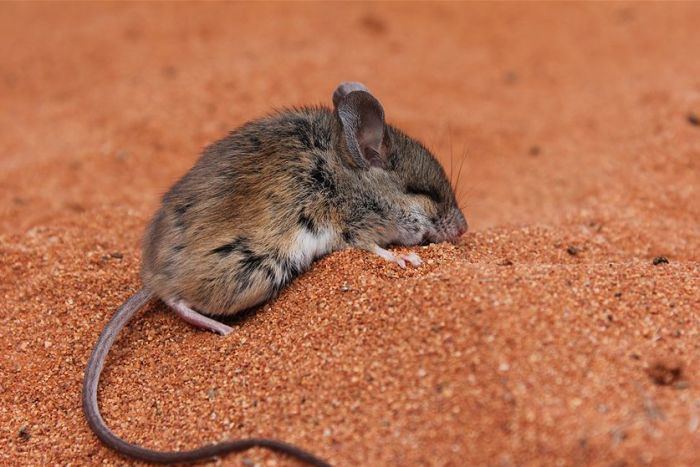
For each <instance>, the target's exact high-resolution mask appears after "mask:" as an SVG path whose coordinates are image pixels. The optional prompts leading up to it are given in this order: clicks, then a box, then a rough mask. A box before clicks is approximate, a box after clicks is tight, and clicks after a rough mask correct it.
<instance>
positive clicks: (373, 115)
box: [333, 83, 389, 168]
mask: <svg viewBox="0 0 700 467" xmlns="http://www.w3.org/2000/svg"><path fill="white" fill-rule="evenodd" d="M358 85H359V86H361V87H362V89H359V88H355V87H357V86H358ZM333 103H334V104H335V109H336V112H337V114H338V118H339V119H340V123H341V125H342V127H343V136H344V137H345V143H346V146H347V149H348V151H349V152H350V155H351V156H352V158H353V160H354V162H355V163H356V164H357V165H359V166H360V167H382V168H384V167H386V165H387V157H388V152H389V151H388V147H387V146H388V145H387V142H386V141H385V138H386V127H385V124H384V109H383V108H382V105H381V104H380V103H379V101H378V100H377V99H376V98H375V97H374V96H373V95H372V94H370V93H369V92H368V91H367V88H366V87H364V86H363V85H361V84H359V83H343V84H341V85H340V86H338V88H337V89H336V90H335V92H334V93H333Z"/></svg>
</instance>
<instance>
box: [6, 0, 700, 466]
mask: <svg viewBox="0 0 700 467" xmlns="http://www.w3.org/2000/svg"><path fill="white" fill-rule="evenodd" d="M0 10H2V13H3V14H1V15H0V26H1V27H0V39H1V40H0V55H1V56H3V63H2V64H1V65H0V99H1V100H2V102H3V110H4V112H3V113H2V114H0V153H1V154H3V156H2V157H1V158H0V167H1V168H2V171H1V172H0V206H1V208H2V210H1V211H0V226H2V231H1V232H2V233H0V257H1V258H2V261H0V289H1V291H2V296H3V299H4V302H3V307H2V309H3V310H4V311H3V312H2V313H0V320H1V322H0V351H1V352H0V354H1V355H2V359H0V362H1V365H0V377H1V378H0V407H1V409H0V443H1V444H2V445H3V446H4V449H3V450H2V452H1V453H0V462H2V463H3V464H46V463H61V464H67V463H74V464H87V463H90V464H93V463H101V462H108V463H120V462H122V460H121V459H120V458H118V457H117V456H115V455H114V454H113V453H112V452H110V451H109V450H107V449H105V448H104V447H103V446H101V445H100V444H99V442H98V441H97V440H96V438H95V437H94V436H93V435H92V433H91V432H90V431H89V429H88V427H87V425H86V424H85V422H84V420H83V417H82V412H81V407H80V388H81V382H82V372H83V369H84V366H85V363H86V361H87V357H88V355H89V353H90V350H91V348H92V345H93V344H94V342H95V339H96V338H97V335H98V334H99V331H100V330H101V328H102V326H103V325H104V324H105V323H106V322H107V320H108V319H109V318H110V316H111V314H112V313H113V311H114V309H115V308H116V307H117V306H118V305H119V304H120V303H121V302H122V301H123V300H124V299H126V298H127V297H128V296H129V295H130V294H131V293H133V292H134V291H135V290H136V289H137V288H138V287H139V285H140V284H139V281H138V276H137V272H138V266H139V240H140V236H141V233H142V231H143V228H144V225H145V223H146V222H147V220H148V217H149V215H150V214H151V213H152V212H153V210H154V208H155V206H156V205H157V200H158V196H159V193H161V192H162V191H163V190H165V189H166V188H167V187H168V186H169V184H170V183H172V181H173V180H174V179H175V178H176V177H178V176H179V175H180V174H182V173H183V172H184V171H185V170H187V168H188V167H189V166H190V165H191V164H192V162H193V161H194V159H195V157H196V155H197V153H198V151H199V148H200V147H201V146H202V145H204V144H206V143H207V142H210V141H212V140H214V139H215V138H217V137H220V136H221V135H222V134H223V133H224V132H225V131H226V130H227V129H229V128H232V127H234V126H236V125H238V124H240V123H242V122H244V121H245V120H247V119H249V118H251V117H253V116H257V115H260V114H262V113H264V112H266V111H268V110H269V109H270V108H271V107H275V106H282V105H291V104H301V103H308V102H320V101H323V102H326V101H328V99H329V91H330V90H332V88H333V86H334V85H335V83H336V82H338V81H340V80H342V79H348V78H352V79H358V80H362V81H365V82H367V83H368V84H369V85H370V87H371V88H372V89H373V90H374V91H375V93H376V94H377V95H378V96H380V98H381V99H382V100H383V102H384V104H385V107H386V109H387V114H388V117H389V119H390V120H391V121H392V122H394V123H396V124H398V125H399V126H402V127H403V128H405V129H406V130H407V131H408V132H410V133H412V134H415V135H416V136H418V137H419V138H421V139H423V140H425V141H426V142H427V143H428V144H429V145H431V146H432V147H433V148H434V149H435V152H436V153H437V154H439V155H440V156H441V159H442V161H443V163H444V164H445V166H446V167H447V168H448V170H452V172H454V173H455V176H456V172H457V171H458V166H459V165H460V163H461V162H460V160H461V159H462V154H463V148H465V150H466V157H465V158H464V160H465V162H464V166H463V169H462V175H461V181H460V188H461V191H462V194H463V195H464V199H465V200H466V207H465V212H466V213H467V216H468V218H469V220H470V224H471V226H472V227H473V229H472V232H470V233H468V234H467V235H465V236H464V237H463V239H462V241H461V242H460V243H459V244H457V245H449V244H442V245H431V246H428V247H425V248H415V249H413V251H416V252H418V253H419V254H420V255H421V257H422V258H423V259H424V260H425V265H424V266H423V267H421V268H418V269H407V270H400V269H398V268H396V267H394V266H392V265H389V264H386V263H384V262H383V261H382V260H381V259H379V258H376V257H373V256H370V255H367V254H365V253H363V252H356V251H345V252H341V253H337V254H333V255H331V256H329V257H327V258H325V259H323V260H321V261H319V262H318V263H316V264H315V265H314V267H313V268H312V269H311V271H309V272H308V273H306V274H304V275H303V276H302V277H301V278H299V279H298V280H297V281H295V282H294V283H293V284H292V285H291V286H290V287H289V288H288V289H286V290H285V291H284V292H283V293H282V295H281V296H280V297H279V298H278V299H277V300H275V301H273V302H271V303H269V304H267V305H266V306H264V307H262V308H261V309H259V310H257V312H255V313H250V314H247V315H246V316H243V317H241V318H240V319H237V320H235V321H234V325H235V327H236V330H235V333H234V334H233V335H231V336H230V337H228V338H221V337H218V336H215V335H212V334H209V333H204V332H199V331H196V330H194V329H191V328H190V327H188V326H187V325H185V324H184V323H182V322H180V321H179V320H178V319H176V318H175V317H174V316H172V315H171V314H170V313H168V312H167V311H166V310H165V307H164V305H162V304H159V303H154V304H152V305H151V306H149V307H148V308H147V309H146V310H145V311H144V312H143V313H141V314H140V315H139V316H138V317H137V319H136V320H135V321H134V322H133V323H132V324H131V325H130V326H129V327H128V329H127V330H126V331H125V332H124V333H123V335H122V336H121V338H120V339H119V340H118V341H117V343H116V345H115V347H114V350H113V352H112V353H111V354H110V358H109V360H108V363H107V369H106V371H105V374H104V376H103V379H102V385H101V392H100V402H101V405H102V407H103V410H104V414H105V417H106V419H107V421H108V422H109V424H110V425H111V426H112V427H114V429H115V430H116V431H117V432H118V433H119V434H121V435H123V436H124V437H125V438H127V439H129V440H131V441H136V442H139V443H143V444H145V445H148V446H150V447H155V448H163V449H164V448H186V447H194V446H197V445H200V444H202V443H205V442H211V441H215V440H219V439H225V438H230V437H234V438H235V437H242V436H248V435H256V436H258V435H263V436H274V437H277V438H280V439H284V440H286V441H289V442H293V443H295V444H299V445H301V446H304V447H306V448H308V449H310V450H312V451H313V452H315V453H317V454H319V455H321V456H323V457H325V458H328V459H329V460H330V461H332V462H333V463H334V464H338V465H387V464H389V465H392V464H393V465H415V464H438V465H460V464H463V463H468V464H477V463H483V464H496V463H503V464H523V463H528V462H532V463H542V464H552V463H554V462H561V463H563V464H598V463H600V464H611V463H614V462H618V461H626V462H629V463H633V464H637V463H656V464H659V465H662V464H668V463H677V464H683V463H685V464H688V465H690V464H697V463H698V462H700V448H698V446H700V389H699V388H700V378H699V377H698V375H699V374H700V335H699V334H700V313H699V311H698V310H700V263H699V260H700V259H699V258H700V254H699V253H698V252H699V251H700V226H699V223H698V219H700V203H699V202H698V200H699V199H700V196H699V193H698V190H699V187H700V127H698V126H697V125H696V124H694V123H693V121H694V120H693V118H692V116H691V114H692V113H693V112H695V113H698V112H700V78H698V77H699V76H700V62H698V61H697V60H695V59H694V55H693V54H694V50H693V48H692V47H690V44H692V43H694V41H696V39H697V32H696V31H697V30H696V25H697V18H698V17H699V15H700V9H699V8H698V7H697V6H696V5H691V4H688V5H673V6H655V5H594V6H561V5H560V6H553V5H547V6H537V5H528V6H523V7H513V6H501V5H494V6H480V5H467V6H464V5H436V6H432V7H429V6H418V7H416V8H415V10H414V9H410V10H409V8H408V7H406V6H400V5H391V6H379V5H377V6H365V7H359V6H358V7H352V6H348V5H346V6H340V5H331V6H312V5H290V6H280V5H277V6H265V5H256V6H242V5H229V6H220V5H218V6H217V5H206V6H201V7H192V6H185V5H177V6H166V5H149V6H139V5H121V6H108V5H81V6H70V7H69V6H61V5H58V6H48V5H41V6H38V5H3V6H2V7H0ZM331 34H332V35H331ZM349 43H352V45H353V47H352V48H348V47H347V44H349ZM241 460H252V461H254V462H262V463H266V462H267V463H270V464H272V463H275V462H276V463H277V464H287V463H289V461H288V460H287V459H285V458H282V457H279V456H275V455H273V454H270V453H268V452H265V451H261V450H252V451H250V452H247V453H244V454H242V455H238V456H229V457H227V458H225V459H224V463H225V464H230V465H238V464H240V462H241Z"/></svg>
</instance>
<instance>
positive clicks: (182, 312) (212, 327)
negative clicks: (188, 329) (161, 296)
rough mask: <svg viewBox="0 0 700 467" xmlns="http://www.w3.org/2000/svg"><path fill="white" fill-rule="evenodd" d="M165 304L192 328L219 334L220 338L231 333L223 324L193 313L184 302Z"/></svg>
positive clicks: (229, 327)
mask: <svg viewBox="0 0 700 467" xmlns="http://www.w3.org/2000/svg"><path fill="white" fill-rule="evenodd" d="M165 303H167V304H168V306H169V307H170V308H172V309H173V311H175V313H177V315H178V316H179V317H180V318H182V319H183V320H184V321H186V322H188V323H190V324H191V325H192V326H194V327H197V328H200V329H206V330H208V331H212V332H215V333H218V334H221V335H222V336H226V335H228V334H230V333H231V332H232V331H233V328H232V327H231V326H226V325H225V324H224V323H220V322H218V321H216V320H214V319H211V318H209V317H207V316H204V315H203V314H201V313H198V312H196V311H194V310H193V309H192V308H190V307H188V306H187V305H185V302H183V301H182V300H167V301H166V302H165Z"/></svg>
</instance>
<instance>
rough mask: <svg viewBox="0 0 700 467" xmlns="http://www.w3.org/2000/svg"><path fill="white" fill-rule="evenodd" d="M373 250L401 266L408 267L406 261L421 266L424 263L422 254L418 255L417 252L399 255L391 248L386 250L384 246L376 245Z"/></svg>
mask: <svg viewBox="0 0 700 467" xmlns="http://www.w3.org/2000/svg"><path fill="white" fill-rule="evenodd" d="M372 252H374V253H375V254H376V255H378V256H381V257H382V258H384V259H385V260H387V261H391V262H392V263H396V264H398V265H399V267H401V268H406V262H408V263H410V264H411V265H413V266H416V267H418V266H420V265H421V264H423V261H422V260H421V259H420V256H418V255H417V254H415V253H409V254H407V255H399V256H396V255H395V254H394V253H392V252H391V251H389V250H385V249H384V248H382V247H380V246H377V245H375V246H374V247H373V248H372Z"/></svg>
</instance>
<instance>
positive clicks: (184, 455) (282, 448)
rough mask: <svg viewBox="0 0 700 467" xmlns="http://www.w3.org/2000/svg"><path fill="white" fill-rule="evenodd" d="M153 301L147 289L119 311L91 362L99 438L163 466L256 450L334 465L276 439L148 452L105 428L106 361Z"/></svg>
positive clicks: (86, 399)
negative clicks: (101, 392)
mask: <svg viewBox="0 0 700 467" xmlns="http://www.w3.org/2000/svg"><path fill="white" fill-rule="evenodd" d="M152 297H153V293H152V292H151V291H149V290H146V289H143V288H142V289H141V290H139V291H138V292H136V294H134V295H133V296H132V297H131V298H130V299H128V300H127V301H126V302H124V304H123V305H122V306H120V307H119V309H118V310H117V312H116V313H115V314H114V317H112V319H111V320H110V321H109V323H107V326H105V328H104V330H103V331H102V334H100V337H99V339H98V340H97V344H96V345H95V348H94V349H93V351H92V355H90V360H88V365H87V369H86V370H85V379H84V381H83V412H85V417H86V418H87V422H88V424H89V425H90V428H92V431H94V432H95V434H96V435H97V437H98V438H99V439H100V440H101V441H102V442H103V443H104V444H106V445H107V446H109V447H111V448H112V449H114V450H116V451H117V452H119V453H121V454H124V455H126V456H130V457H133V458H136V459H140V460H143V461H148V462H157V463H161V464H170V463H183V462H194V461H199V460H204V459H210V458H212V457H216V456H221V455H223V454H226V453H229V452H237V451H244V450H246V449H249V448H252V447H262V448H267V449H271V450H273V451H277V452H281V453H283V454H287V455H289V456H292V457H294V458H296V459H298V460H300V461H302V462H306V463H307V464H309V465H314V466H318V467H329V466H330V464H328V463H327V462H325V461H323V460H321V459H319V458H318V457H316V456H314V455H313V454H311V453H309V452H306V451H304V450H303V449H300V448H298V447H296V446H293V445H291V444H287V443H283V442H281V441H277V440H274V439H266V438H248V439H241V440H235V441H225V442H222V443H218V444H212V445H208V446H204V447H201V448H198V449H193V450H191V451H155V450H153V449H146V448H143V447H141V446H137V445H135V444H131V443H127V442H126V441H124V440H123V439H121V438H120V437H119V436H117V435H116V434H114V432H113V431H112V430H110V429H109V428H108V427H107V425H106V424H105V421H104V419H103V418H102V415H100V409H99V406H98V405H97V386H98V384H99V382H100V374H101V373H102V369H103V368H104V364H105V359H106V358H107V353H108V352H109V349H110V347H112V344H113V343H114V341H115V340H116V338H117V335H118V334H119V332H120V331H121V330H122V329H123V328H124V326H125V325H126V323H128V322H129V320H130V319H131V318H132V317H133V316H134V314H135V313H136V312H137V311H138V310H139V309H141V307H143V306H144V305H146V304H147V303H148V301H149V300H150V299H151V298H152Z"/></svg>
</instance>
